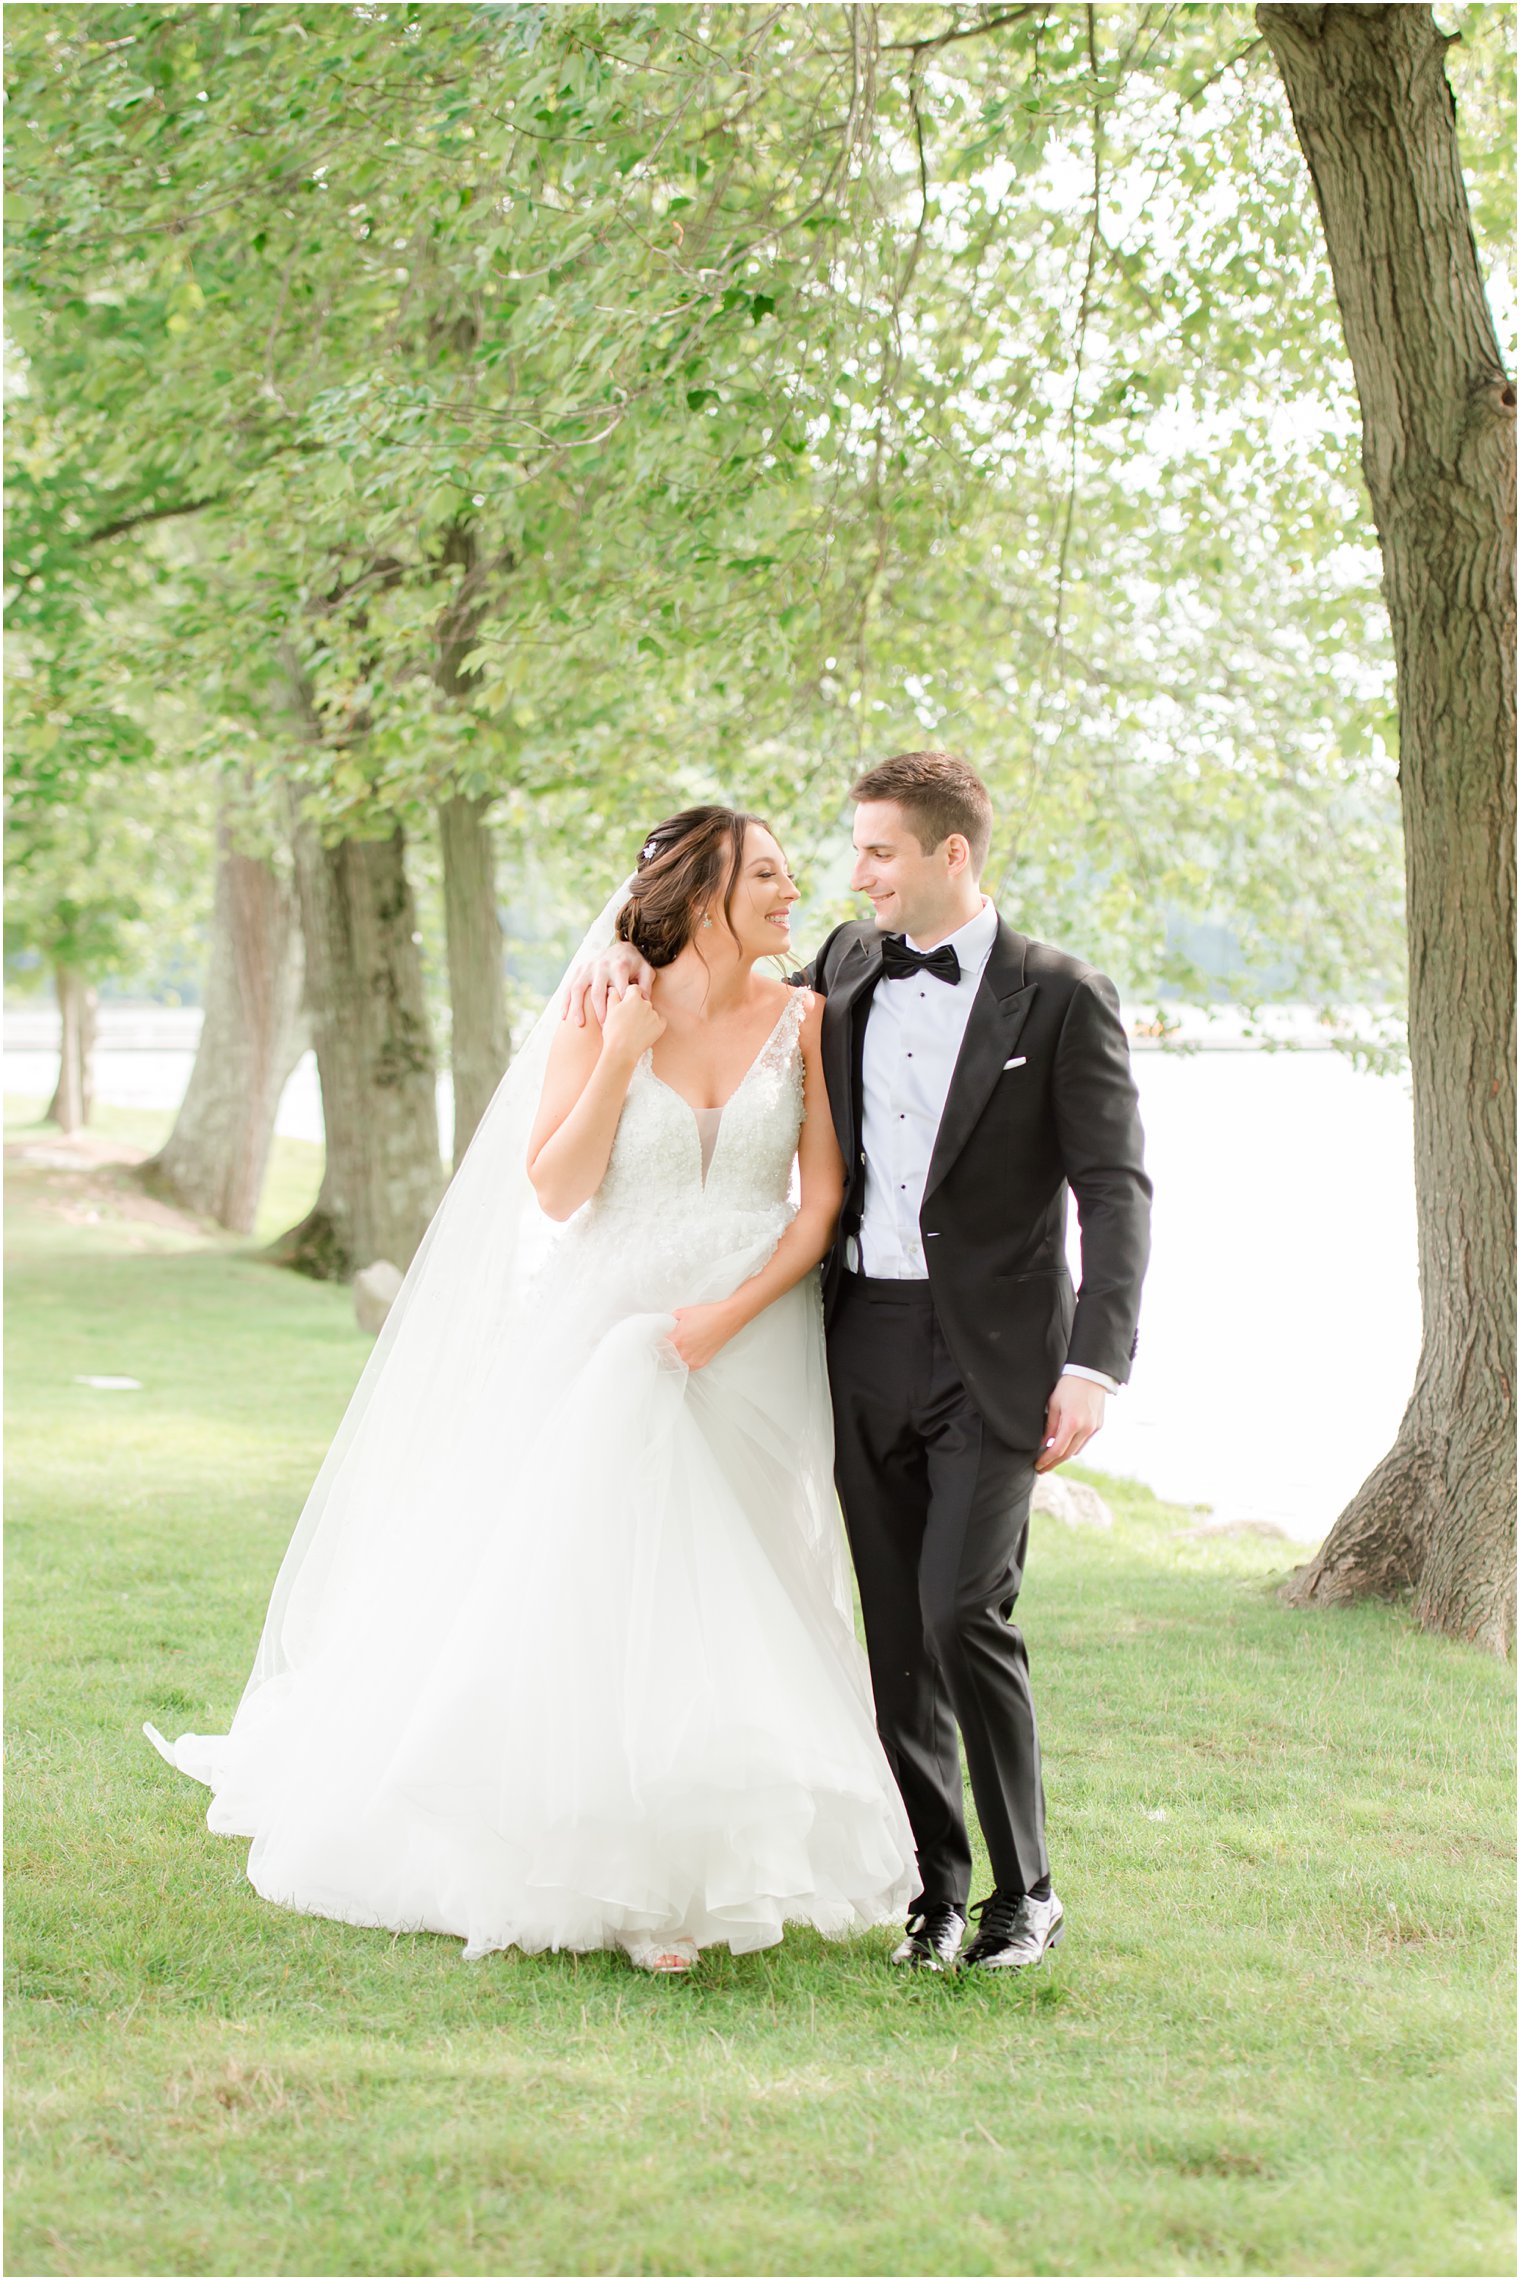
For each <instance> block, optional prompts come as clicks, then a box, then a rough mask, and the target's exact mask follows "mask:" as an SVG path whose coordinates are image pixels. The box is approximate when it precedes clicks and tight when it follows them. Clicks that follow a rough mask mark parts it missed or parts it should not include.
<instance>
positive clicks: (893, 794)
mask: <svg viewBox="0 0 1520 2280" xmlns="http://www.w3.org/2000/svg"><path fill="white" fill-rule="evenodd" d="M850 797H851V799H852V800H895V801H896V802H897V804H898V806H899V807H900V808H901V809H902V811H903V820H904V822H905V823H906V824H907V826H908V829H909V830H910V831H911V832H912V834H913V836H914V838H915V839H916V840H917V841H918V844H919V846H920V847H921V848H922V849H923V851H924V853H925V854H926V855H928V854H931V853H932V852H933V850H934V849H935V848H936V847H939V846H941V845H942V844H943V842H944V841H945V840H947V839H948V838H949V836H950V834H951V832H952V831H958V832H959V833H960V835H961V837H962V838H963V839H964V840H966V841H967V842H968V844H969V845H970V848H971V867H972V869H973V870H974V871H975V873H976V875H977V877H978V878H980V877H981V875H982V865H983V864H984V863H985V862H986V860H987V850H988V848H989V847H990V846H991V844H992V800H991V797H990V795H989V793H988V790H987V787H986V785H985V784H984V783H983V782H982V779H981V777H980V776H979V775H978V774H977V772H976V770H975V769H974V768H973V767H971V766H970V764H969V763H968V762H967V761H965V760H958V759H957V758H956V756H955V754H954V753H953V752H899V753H897V754H895V755H894V757H893V758H892V759H890V760H881V761H878V762H877V764H876V766H875V767H874V768H868V769H867V770H866V772H865V774H864V775H863V776H861V777H859V778H858V779H857V780H856V782H854V783H853V784H852V785H851V786H850Z"/></svg>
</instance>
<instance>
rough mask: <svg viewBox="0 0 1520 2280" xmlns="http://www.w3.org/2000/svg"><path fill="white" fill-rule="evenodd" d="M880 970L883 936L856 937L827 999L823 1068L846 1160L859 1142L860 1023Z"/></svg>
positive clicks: (824, 1022) (840, 963) (846, 1160)
mask: <svg viewBox="0 0 1520 2280" xmlns="http://www.w3.org/2000/svg"><path fill="white" fill-rule="evenodd" d="M880 974H881V942H880V940H879V939H877V940H875V941H859V940H857V941H855V942H852V943H851V945H850V947H849V949H848V950H847V951H846V952H845V954H844V956H843V958H841V960H840V962H839V972H838V975H837V976H836V978H835V980H834V981H833V983H832V984H831V986H830V989H829V994H828V996H827V997H826V998H825V999H824V1004H823V1037H824V1046H823V1069H824V1075H825V1077H826V1078H827V1079H828V1087H829V1107H830V1109H831V1111H832V1112H833V1117H834V1130H835V1131H836V1132H837V1133H838V1135H839V1145H840V1147H841V1148H842V1149H843V1151H844V1159H845V1162H846V1164H847V1165H848V1164H852V1163H853V1162H854V1160H855V1156H856V1153H857V1151H858V1149H859V1147H860V1120H861V1102H860V1083H859V1076H858V1071H859V1067H860V1054H859V1050H858V1039H859V1035H860V1027H861V1024H862V1023H863V1022H864V1020H865V1017H866V1012H867V1009H868V1007H869V1006H870V1002H871V990H872V988H873V987H874V985H875V983H876V982H877V980H878V979H879V977H880Z"/></svg>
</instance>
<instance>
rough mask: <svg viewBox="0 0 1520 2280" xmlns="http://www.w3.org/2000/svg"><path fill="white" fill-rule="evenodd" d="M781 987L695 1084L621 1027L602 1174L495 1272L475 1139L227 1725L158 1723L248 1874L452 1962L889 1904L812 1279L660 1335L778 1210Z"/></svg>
mask: <svg viewBox="0 0 1520 2280" xmlns="http://www.w3.org/2000/svg"><path fill="white" fill-rule="evenodd" d="M802 1010H803V1001H802V993H801V992H794V993H792V994H791V996H790V998H789V1001H788V1003H787V1005H786V1007H785V1009H784V1010H783V1012H782V1013H781V1016H780V1019H779V1020H778V1021H777V1023H776V1026H775V1029H774V1031H773V1032H772V1034H771V1036H770V1038H769V1040H768V1042H767V1043H766V1045H765V1046H764V1048H763V1049H762V1050H761V1052H760V1054H759V1055H758V1057H757V1058H756V1060H755V1061H754V1063H753V1065H752V1066H751V1068H750V1070H749V1072H748V1074H747V1075H746V1077H745V1078H744V1080H743V1082H742V1084H741V1085H740V1086H739V1088H738V1090H737V1091H736V1092H735V1094H734V1095H733V1097H732V1098H731V1099H730V1100H729V1102H728V1103H727V1104H726V1106H725V1107H724V1108H723V1110H722V1111H721V1113H719V1114H716V1115H712V1114H709V1115H707V1116H705V1117H701V1116H699V1115H698V1113H697V1112H695V1111H694V1110H693V1109H692V1108H691V1107H690V1105H689V1104H688V1103H687V1102H686V1101H685V1100H684V1099H683V1098H682V1097H681V1096H680V1095H679V1094H677V1093H675V1092H673V1091H672V1090H671V1089H670V1088H669V1087H668V1086H667V1085H665V1084H664V1083H663V1082H662V1081H661V1079H660V1078H658V1077H657V1076H656V1075H655V1074H654V1071H653V1069H652V1067H651V1065H650V1060H649V1057H648V1056H647V1055H646V1056H645V1059H644V1060H643V1062H641V1064H640V1065H639V1067H638V1069H637V1071H636V1072H635V1075H634V1077H633V1079H632V1082H631V1083H630V1086H629V1090H628V1097H627V1101H626V1104H625V1106H624V1109H623V1113H622V1118H621V1121H620V1123H619V1126H618V1131H617V1137H616V1141H615V1144H614V1147H613V1151H612V1156H611V1161H610V1163H609V1166H608V1170H607V1174H606V1177H605V1178H604V1180H603V1182H602V1185H601V1188H600V1189H599V1191H598V1193H597V1194H596V1195H595V1196H594V1197H593V1198H592V1200H591V1201H590V1203H588V1204H587V1205H585V1206H584V1207H583V1208H582V1210H581V1211H579V1212H578V1213H577V1214H576V1215H575V1217H574V1218H573V1219H572V1220H570V1221H569V1222H568V1223H567V1224H566V1225H565V1226H564V1227H563V1228H562V1229H557V1230H552V1231H551V1230H550V1227H549V1223H548V1222H547V1221H544V1220H542V1217H541V1215H540V1216H539V1218H538V1223H537V1225H536V1227H532V1228H528V1229H527V1231H526V1239H525V1240H519V1241H517V1242H516V1243H515V1245H511V1246H509V1248H511V1249H512V1250H513V1259H514V1264H513V1270H512V1275H511V1280H510V1283H509V1285H508V1287H506V1288H503V1287H502V1285H501V1282H500V1278H499V1275H498V1274H497V1271H496V1262H495V1261H494V1260H493V1259H492V1258H489V1257H486V1256H484V1255H480V1254H478V1253H477V1255H476V1257H475V1260H474V1264H473V1266H471V1265H470V1264H469V1256H470V1254H469V1248H468V1247H469V1243H470V1241H471V1239H472V1237H473V1238H474V1239H475V1240H476V1241H477V1243H485V1242H487V1241H488V1240H489V1230H490V1228H491V1225H492V1223H493V1214H496V1215H497V1224H499V1225H500V1224H504V1223H503V1222H501V1221H500V1217H499V1206H498V1204H497V1202H496V1199H495V1189H496V1188H497V1187H498V1186H499V1184H500V1182H499V1181H493V1180H490V1179H487V1178H486V1177H485V1176H484V1175H483V1174H482V1172H481V1171H480V1170H479V1168H478V1167H477V1169H476V1170H475V1171H474V1173H473V1174H472V1173H471V1162H472V1159H473V1158H474V1154H475V1150H472V1157H471V1159H467V1162H466V1167H465V1169H464V1170H462V1171H461V1173H460V1174H459V1175H457V1177H456V1182H455V1185H456V1187H458V1188H460V1190H461V1198H460V1203H459V1205H458V1207H457V1210H456V1215H455V1224H454V1228H453V1235H452V1238H451V1242H452V1247H451V1248H446V1249H445V1251H444V1253H443V1254H441V1260H435V1262H434V1265H433V1267H432V1268H431V1269H430V1270H428V1272H427V1273H426V1274H425V1275H424V1276H423V1278H422V1280H421V1281H420V1283H419V1284H418V1286H417V1289H416V1292H415V1295H414V1298H413V1303H412V1305H411V1309H410V1319H409V1320H407V1321H406V1322H404V1323H403V1324H402V1327H401V1332H400V1335H399V1338H398V1339H397V1340H396V1341H395V1342H393V1343H392V1346H391V1348H390V1351H389V1353H388V1354H381V1355H378V1356H377V1357H376V1361H375V1363H373V1364H372V1365H371V1371H370V1372H367V1373H366V1379H365V1383H364V1385H363V1386H362V1387H361V1393H360V1395H356V1397H355V1403H354V1405H353V1410H352V1411H351V1418H353V1417H354V1413H355V1412H357V1413H358V1414H357V1418H356V1420H355V1422H353V1423H352V1424H350V1421H348V1420H346V1421H345V1433H344V1435H340V1438H339V1442H338V1443H337V1444H335V1448H334V1452H333V1455H332V1456H331V1457H330V1458H329V1463H328V1467H327V1468H325V1469H324V1475H323V1479H322V1480H321V1481H319V1483H318V1488H317V1490H314V1492H313V1499H312V1506H311V1507H309V1508H308V1517H307V1519H305V1520H303V1531H304V1535H303V1533H302V1532H301V1531H298V1536H297V1540H296V1542H295V1543H294V1544H293V1545H292V1548H291V1552H290V1554H288V1555H287V1563H286V1570H282V1575H281V1581H280V1584H279V1585H277V1587H276V1599H275V1604H274V1605H273V1606H272V1608H271V1613H270V1617H269V1621H268V1623H267V1624H266V1631H265V1640H264V1643H263V1645H262V1646H261V1650H260V1662H259V1665H258V1666H256V1668H255V1672H254V1676H253V1678H252V1679H250V1681H249V1685H248V1689H247V1691H246V1692H245V1694H244V1697H243V1701H242V1703H241V1705H240V1707H239V1711H238V1715H237V1718H236V1719H235V1721H234V1723H233V1727H232V1730H231V1732H230V1733H229V1734H227V1735H193V1734H191V1735H185V1736H183V1737H182V1738H181V1739H180V1740H179V1741H178V1742H177V1743H169V1742H167V1741H165V1739H164V1738H163V1736H162V1735H160V1734H158V1733H157V1731H156V1729H153V1728H151V1727H150V1728H149V1729H147V1730H148V1732H149V1735H150V1738H151V1739H152V1740H153V1741H154V1743H155V1746H156V1747H157V1748H159V1749H160V1751H161V1752H162V1753H163V1755H165V1756H166V1757H167V1758H169V1760H170V1762H171V1763H173V1764H175V1765H177V1766H178V1767H179V1768H180V1769H181V1770H182V1771H183V1772H185V1773H188V1774H191V1775H193V1776H195V1777H196V1778H197V1779H199V1780H201V1781H204V1782H206V1783H208V1784H209V1785H210V1786H211V1788H212V1789H213V1791H214V1798H213V1802H212V1805H211V1808H210V1811H209V1814H208V1821H209V1824H210V1826H211V1827H212V1828H213V1829H215V1830H219V1831H222V1832H225V1833H228V1834H241V1835H245V1836H250V1837H252V1839H253V1845H252V1850H251V1853H250V1855H249V1862H248V1874H249V1877H250V1880H251V1881H252V1883H253V1884H254V1885H255V1887H256V1888H257V1890H258V1891H259V1892H260V1893H262V1894H263V1895H264V1897H265V1898H266V1899H269V1900H272V1901H275V1902H278V1903H279V1904H280V1905H281V1906H283V1907H287V1908H294V1909H299V1910H302V1911H305V1912H309V1913H313V1914H318V1915H323V1916H330V1917H337V1918H339V1919H341V1920H343V1921H345V1922H348V1923H353V1924H362V1925H384V1926H389V1927H390V1928H391V1929H393V1930H400V1931H411V1930H416V1929H426V1930H430V1931H435V1932H444V1933H452V1934H455V1935H457V1936H459V1937H461V1938H462V1939H463V1940H464V1941H465V1942H466V1949H465V1953H466V1955H467V1956H470V1957H478V1956H481V1955H484V1954H486V1953H488V1952H490V1951H492V1950H494V1949H500V1948H506V1947H517V1948H521V1949H524V1950H529V1951H535V1950H541V1949H544V1948H573V1949H589V1948H599V1947H611V1946H616V1945H620V1944H621V1945H627V1946H630V1947H633V1946H636V1945H637V1944H638V1943H639V1942H640V1940H641V1939H647V1938H649V1937H654V1938H659V1939H676V1938H684V1939H687V1940H690V1941H693V1942H695V1943H696V1944H697V1945H699V1946H702V1945H710V1944H714V1943H720V1942H721V1943H725V1944H726V1945H727V1946H729V1947H730V1948H731V1949H733V1950H735V1951H743V1950H747V1949H753V1948H759V1947H764V1946H767V1945H769V1944H771V1943H773V1942H775V1941H776V1940H778V1939H779V1938H780V1937H781V1932H782V1927H783V1925H784V1924H786V1923H803V1924H810V1925H814V1926H816V1927H817V1928H818V1929H819V1930H820V1931H822V1932H825V1933H828V1934H831V1935H838V1934H843V1933H845V1932H847V1931H850V1930H851V1929H853V1928H856V1927H860V1926H864V1925H870V1924H876V1923H881V1922H885V1921H887V1920H889V1919H891V1918H893V1917H899V1916H901V1914H902V1912H903V1910H904V1908H905V1906H906V1903H907V1901H908V1899H909V1898H910V1897H911V1895H912V1893H913V1891H914V1889H915V1875H914V1853H913V1844H912V1838H911V1836H910V1833H909V1830H908V1825H907V1820H906V1817H905V1815H904V1813H903V1809H902V1805H901V1803H900V1800H899V1798H898V1795H897V1791H896V1788H895V1785H894V1783H893V1781H892V1777H891V1774H890V1772H889V1770H888V1767H887V1764H886V1760H885V1758H884V1757H883V1755H882V1751H881V1747H880V1744H879V1743H878V1741H877V1737H876V1731H875V1726H874V1721H873V1717H872V1708H871V1699H870V1690H869V1681H868V1678H867V1675H866V1667H865V1661H864V1657H863V1655H862V1653H861V1651H860V1648H859V1647H858V1645H857V1643H856V1640H855V1635H854V1630H853V1626H852V1623H851V1619H850V1612H849V1605H850V1603H849V1596H848V1585H847V1576H846V1570H845V1567H844V1559H843V1549H842V1545H841V1541H840V1531H839V1522H838V1518H837V1514H836V1511H835V1507H834V1501H833V1490H832V1483H831V1446H832V1442H831V1427H830V1417H829V1408H828V1396H827V1385H826V1380H825V1375H824V1357H823V1336H822V1324H821V1319H820V1309H819V1301H818V1293H817V1287H816V1281H815V1278H814V1277H812V1276H808V1277H807V1278H805V1280H804V1281H803V1282H802V1283H800V1284H799V1285H797V1286H796V1287H795V1288H794V1289H793V1290H791V1291H790V1292H788V1293H787V1295H786V1296H785V1297H783V1298H782V1299H780V1300H779V1301H777V1303H775V1304H774V1305H772V1306H771V1307H769V1308H768V1309H767V1310H766V1311H765V1312H764V1313H763V1314H762V1315H761V1316H759V1318H758V1319H757V1320H756V1321H754V1322H753V1323H751V1324H750V1325H749V1326H748V1327H747V1328H746V1329H745V1330H743V1331H742V1332H741V1333H740V1334H739V1335H738V1336H737V1337H735V1338H734V1339H732V1340H731V1341H730V1343H729V1344H728V1345H727V1346H725V1347H724V1348H723V1349H722V1351H721V1352H720V1353H719V1354H718V1355H717V1356H716V1358H715V1359H714V1360H713V1361H712V1362H711V1363H710V1364H709V1365H708V1366H707V1367H706V1368H705V1369H703V1370H700V1371H696V1372H691V1373H688V1372H687V1371H686V1369H685V1368H684V1367H683V1365H682V1364H681V1363H680V1361H679V1359H678V1358H677V1357H676V1356H675V1354H674V1353H673V1351H672V1350H671V1348H670V1347H669V1345H668V1343H667V1333H668V1331H669V1329H670V1327H671V1320H670V1318H671V1314H672V1311H673V1310H674V1309H675V1308H676V1307H677V1306H682V1305H689V1304H694V1303H697V1302H700V1301H702V1300H705V1299H711V1298H716V1297H719V1296H722V1295H724V1294H726V1293H727V1292H729V1291H731V1290H732V1289H734V1287H735V1286H736V1285H737V1284H738V1283H740V1282H741V1281H743V1280H744V1279H745V1278H746V1277H747V1276H749V1275H750V1274H752V1273H753V1272H754V1271H755V1270H756V1268H757V1267H759V1266H760V1265H761V1264H762V1263H763V1262H764V1261H765V1259H766V1258H767V1257H768V1256H769V1255H770V1253H771V1251H772V1250H773V1248H774V1246H775V1244H776V1242H777V1240H778V1238H779V1236H780V1235H781V1232H782V1230H783V1229H784V1227H785V1226H786V1224H787V1222H788V1220H789V1218H790V1216H791V1214H792V1212H793V1209H794V1208H795V1207H794V1204H793V1202H792V1200H791V1188H792V1181H793V1170H794V1160H795V1155H796V1148H797V1138H798V1131H799V1127H800V1123H801V1118H802V1108H803V1085H802V1055H801V1048H800V1044H799V1027H800V1021H801V1015H802ZM520 1121H521V1120H520V1118H519V1125H520ZM484 1129H485V1128H484V1127H483V1128H482V1130H483V1131H484ZM519 1138H520V1131H516V1133H515V1137H514V1141H513V1145H514V1146H516V1144H517V1140H518V1139H519ZM488 1145H490V1143H488ZM495 1145H496V1146H497V1148H498V1150H499V1149H500V1146H501V1141H500V1137H499V1135H498V1139H497V1141H496V1143H495ZM480 1147H481V1140H480V1137H479V1136H477V1142H476V1149H479V1148H480ZM472 1182H473V1184H472ZM448 1208H449V1206H446V1207H445V1209H446V1210H447V1209H448ZM419 1263H420V1255H419ZM443 1267H446V1270H447V1271H441V1268H443ZM416 1275H417V1268H415V1267H414V1270H413V1276H414V1277H415V1276H416ZM412 1279H413V1278H409V1286H410V1285H411V1282H412ZM451 1285H452V1289H451V1288H450V1286H451ZM406 1295H407V1294H406V1293H403V1296H406ZM451 1300H452V1301H453V1302H454V1303H453V1304H451ZM461 1316H462V1317H463V1319H464V1320H465V1321H466V1322H467V1323H468V1324H469V1325H470V1328H469V1332H468V1337H467V1339H466V1337H465V1333H464V1332H463V1331H462V1330H461V1328H460V1318H461ZM463 1344H467V1345H468V1353H467V1354H466V1353H464V1352H463V1351H462V1350H461V1348H462V1345H463ZM445 1351H448V1352H449V1353H450V1355H451V1359H450V1360H449V1362H448V1366H447V1368H445V1367H444V1365H443V1363H442V1361H441V1359H440V1356H441V1354H442V1353H443V1352H445ZM429 1373H431V1374H429ZM401 1394H404V1396H405V1402H406V1404H407V1405H410V1406H411V1408H412V1410H413V1414H412V1416H410V1417H407V1416H406V1415H404V1414H403V1415H398V1414H397V1397H398V1395H401ZM361 1396H362V1398H361ZM313 1511H314V1517H313ZM287 1570H288V1571H289V1572H288V1573H287Z"/></svg>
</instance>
